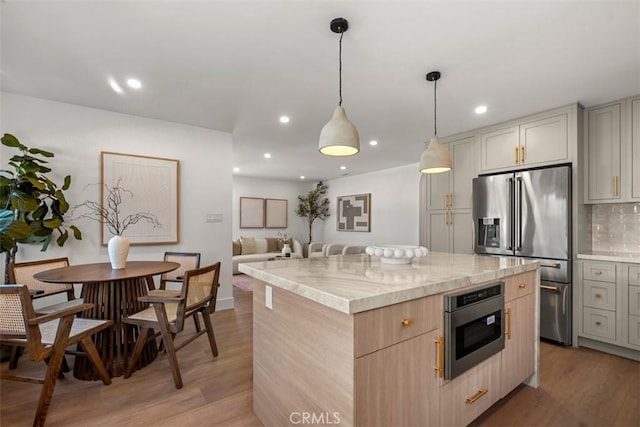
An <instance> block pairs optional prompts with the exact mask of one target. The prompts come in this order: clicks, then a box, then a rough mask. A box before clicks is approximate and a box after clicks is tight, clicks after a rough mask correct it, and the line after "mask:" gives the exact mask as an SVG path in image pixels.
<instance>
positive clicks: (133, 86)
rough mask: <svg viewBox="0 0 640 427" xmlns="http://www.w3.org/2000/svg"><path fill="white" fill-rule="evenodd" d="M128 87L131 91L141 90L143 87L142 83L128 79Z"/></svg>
mask: <svg viewBox="0 0 640 427" xmlns="http://www.w3.org/2000/svg"><path fill="white" fill-rule="evenodd" d="M127 85H128V86H129V87H130V88H131V89H140V88H141V87H142V83H140V80H138V79H127Z"/></svg>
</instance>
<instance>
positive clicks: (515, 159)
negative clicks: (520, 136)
mask: <svg viewBox="0 0 640 427" xmlns="http://www.w3.org/2000/svg"><path fill="white" fill-rule="evenodd" d="M515 149H516V151H515V157H514V162H515V163H516V165H517V164H518V146H517V145H516V147H515Z"/></svg>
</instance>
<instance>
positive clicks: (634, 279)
mask: <svg viewBox="0 0 640 427" xmlns="http://www.w3.org/2000/svg"><path fill="white" fill-rule="evenodd" d="M629 284H630V285H635V286H640V266H637V265H630V266H629Z"/></svg>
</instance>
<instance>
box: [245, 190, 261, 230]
mask: <svg viewBox="0 0 640 427" xmlns="http://www.w3.org/2000/svg"><path fill="white" fill-rule="evenodd" d="M240 228H264V199H262V198H257V197H240Z"/></svg>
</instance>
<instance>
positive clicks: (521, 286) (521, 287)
mask: <svg viewBox="0 0 640 427" xmlns="http://www.w3.org/2000/svg"><path fill="white" fill-rule="evenodd" d="M518 287H519V288H520V289H524V288H526V287H527V284H526V283H520V284H519V285H518Z"/></svg>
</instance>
